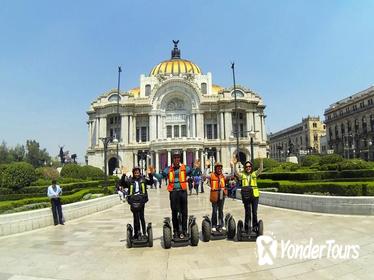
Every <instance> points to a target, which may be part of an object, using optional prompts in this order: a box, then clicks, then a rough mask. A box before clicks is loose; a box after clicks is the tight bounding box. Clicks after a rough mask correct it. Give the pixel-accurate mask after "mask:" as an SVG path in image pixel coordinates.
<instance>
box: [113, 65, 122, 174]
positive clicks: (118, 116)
mask: <svg viewBox="0 0 374 280" xmlns="http://www.w3.org/2000/svg"><path fill="white" fill-rule="evenodd" d="M121 72H122V68H121V66H118V85H117V118H118V119H117V123H118V124H119V126H120V127H121V115H120V114H119V98H120V84H121ZM117 131H118V130H117ZM118 136H119V135H116V134H115V137H116V139H117V145H116V156H117V161H116V173H117V172H118V170H119V151H118V149H119V147H118V146H119V141H118V140H119V137H118Z"/></svg>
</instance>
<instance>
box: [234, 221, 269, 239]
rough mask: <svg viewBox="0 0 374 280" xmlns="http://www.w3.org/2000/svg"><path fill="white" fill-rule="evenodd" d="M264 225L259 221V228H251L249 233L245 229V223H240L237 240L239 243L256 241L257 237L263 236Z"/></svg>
mask: <svg viewBox="0 0 374 280" xmlns="http://www.w3.org/2000/svg"><path fill="white" fill-rule="evenodd" d="M263 233H264V223H263V221H262V220H259V221H258V226H257V227H255V228H251V227H250V228H249V230H248V231H245V229H244V223H243V221H242V220H239V221H238V225H237V232H236V238H237V240H238V241H255V240H256V239H257V237H259V236H260V235H263Z"/></svg>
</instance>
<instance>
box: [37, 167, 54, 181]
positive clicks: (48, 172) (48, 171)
mask: <svg viewBox="0 0 374 280" xmlns="http://www.w3.org/2000/svg"><path fill="white" fill-rule="evenodd" d="M35 173H36V175H37V176H38V177H39V178H41V179H47V180H49V181H51V180H56V179H57V178H58V177H60V173H58V171H57V169H56V168H53V167H38V168H36V169H35Z"/></svg>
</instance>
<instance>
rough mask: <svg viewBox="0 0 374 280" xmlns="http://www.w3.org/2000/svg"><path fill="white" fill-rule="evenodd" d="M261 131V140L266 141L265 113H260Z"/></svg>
mask: <svg viewBox="0 0 374 280" xmlns="http://www.w3.org/2000/svg"><path fill="white" fill-rule="evenodd" d="M261 131H262V141H263V142H266V140H267V136H266V129H265V115H264V114H263V115H262V121H261Z"/></svg>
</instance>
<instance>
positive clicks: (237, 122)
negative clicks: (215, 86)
mask: <svg viewBox="0 0 374 280" xmlns="http://www.w3.org/2000/svg"><path fill="white" fill-rule="evenodd" d="M231 69H232V79H233V83H234V103H235V119H236V123H235V131H236V160H237V161H239V160H240V159H239V115H238V104H237V99H236V83H235V63H234V62H232V63H231Z"/></svg>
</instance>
